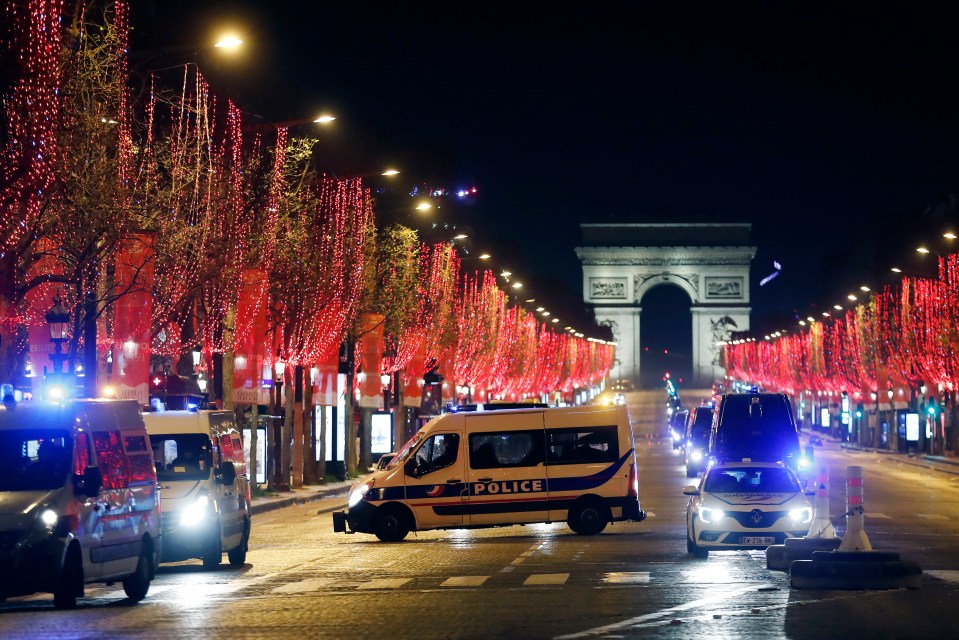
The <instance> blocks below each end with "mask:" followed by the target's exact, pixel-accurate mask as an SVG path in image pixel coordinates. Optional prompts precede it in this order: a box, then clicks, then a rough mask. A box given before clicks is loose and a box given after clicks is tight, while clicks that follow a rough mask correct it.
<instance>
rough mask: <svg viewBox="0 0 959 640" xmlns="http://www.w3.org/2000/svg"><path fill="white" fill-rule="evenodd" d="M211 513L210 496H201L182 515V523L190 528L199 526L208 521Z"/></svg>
mask: <svg viewBox="0 0 959 640" xmlns="http://www.w3.org/2000/svg"><path fill="white" fill-rule="evenodd" d="M209 511H210V496H208V495H206V494H205V493H204V494H201V495H199V496H197V498H196V500H194V501H193V502H192V503H191V504H190V505H188V506H187V508H186V509H184V510H183V513H182V514H180V523H181V524H184V525H186V526H188V527H191V526H193V525H196V524H199V523H201V522H203V521H204V520H205V519H206V517H207V515H208V513H209Z"/></svg>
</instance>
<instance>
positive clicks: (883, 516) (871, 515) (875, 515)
mask: <svg viewBox="0 0 959 640" xmlns="http://www.w3.org/2000/svg"><path fill="white" fill-rule="evenodd" d="M863 515H864V516H866V517H867V518H876V519H878V520H892V518H890V517H889V516H887V515H886V514H885V513H878V512H875V511H867V512H866V513H864V514H863Z"/></svg>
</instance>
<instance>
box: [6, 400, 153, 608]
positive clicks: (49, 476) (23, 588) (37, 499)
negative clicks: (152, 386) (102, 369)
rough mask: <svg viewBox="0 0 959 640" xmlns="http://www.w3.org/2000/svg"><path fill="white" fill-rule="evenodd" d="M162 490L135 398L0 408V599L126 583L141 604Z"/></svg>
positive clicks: (65, 597)
mask: <svg viewBox="0 0 959 640" xmlns="http://www.w3.org/2000/svg"><path fill="white" fill-rule="evenodd" d="M159 506H160V505H159V496H158V494H157V481H156V472H155V470H154V467H153V456H152V455H151V454H150V441H149V438H148V436H147V432H146V429H144V427H143V420H142V419H141V417H140V408H139V406H138V405H137V403H136V401H134V400H74V401H69V402H66V403H63V404H52V403H47V402H42V403H41V402H35V403H20V404H17V405H14V404H12V403H4V404H2V405H0V600H2V599H4V598H8V597H13V596H22V595H29V594H32V593H36V592H48V593H52V594H53V603H54V606H56V607H57V608H72V607H75V606H76V603H77V598H78V597H81V596H83V594H84V585H85V584H88V583H91V582H106V583H108V584H111V583H113V582H114V581H118V582H122V583H123V590H124V591H125V592H126V594H127V596H128V597H129V598H130V599H131V600H133V601H134V602H136V601H139V600H142V599H143V598H144V597H145V596H146V594H147V591H148V589H149V588H150V580H151V579H152V578H153V574H154V571H155V569H156V566H157V564H158V562H159V554H160V548H161V540H160V512H159Z"/></svg>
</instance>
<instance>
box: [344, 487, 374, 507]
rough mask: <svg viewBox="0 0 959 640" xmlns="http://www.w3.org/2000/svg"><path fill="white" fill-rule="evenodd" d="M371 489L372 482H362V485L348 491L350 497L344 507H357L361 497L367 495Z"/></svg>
mask: <svg viewBox="0 0 959 640" xmlns="http://www.w3.org/2000/svg"><path fill="white" fill-rule="evenodd" d="M371 488H373V483H372V482H364V483H363V484H361V485H359V486H358V487H356V488H355V489H353V490H352V491H350V497H349V499H348V500H347V501H346V506H347V507H350V508H352V507H355V506H356V505H358V504H359V503H360V500H362V499H363V496H365V495H366V494H367V493H369V492H370V489H371Z"/></svg>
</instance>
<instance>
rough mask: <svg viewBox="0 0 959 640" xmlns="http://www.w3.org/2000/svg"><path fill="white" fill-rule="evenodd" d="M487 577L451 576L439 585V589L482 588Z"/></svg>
mask: <svg viewBox="0 0 959 640" xmlns="http://www.w3.org/2000/svg"><path fill="white" fill-rule="evenodd" d="M487 580H489V576H453V577H452V578H447V579H446V580H444V581H443V582H441V583H440V586H441V587H482V586H483V583H484V582H486V581H487Z"/></svg>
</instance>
